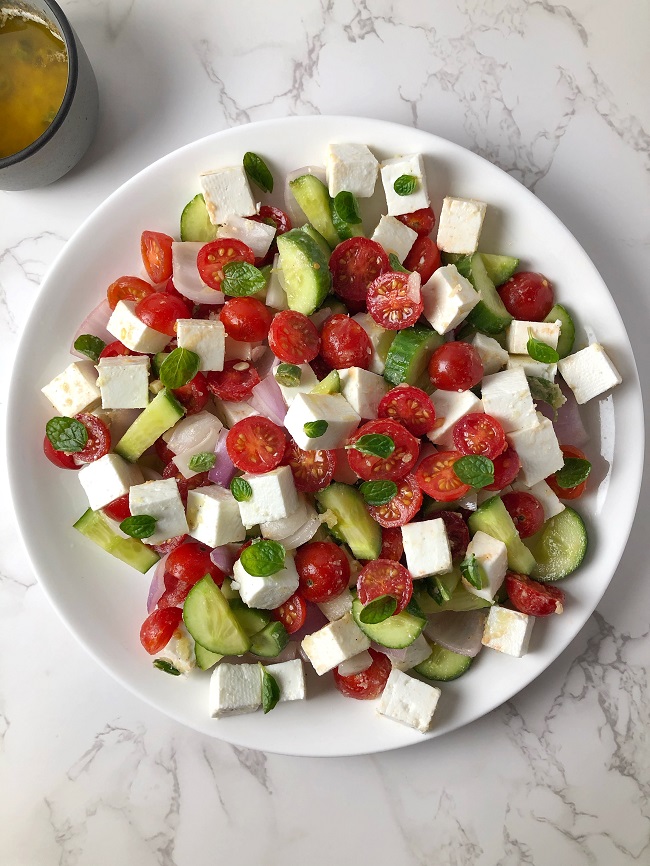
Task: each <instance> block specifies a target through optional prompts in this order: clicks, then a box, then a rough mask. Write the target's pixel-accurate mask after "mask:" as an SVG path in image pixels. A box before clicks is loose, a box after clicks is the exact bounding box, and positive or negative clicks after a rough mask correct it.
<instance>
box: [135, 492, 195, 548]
mask: <svg viewBox="0 0 650 866" xmlns="http://www.w3.org/2000/svg"><path fill="white" fill-rule="evenodd" d="M129 508H130V510H131V514H132V515H133V516H134V517H136V516H137V515H139V514H148V515H149V516H150V517H155V519H156V528H155V530H154V533H153V535H150V536H149V538H147V544H162V542H163V541H168V540H169V539H170V538H176V537H177V536H178V535H186V534H187V533H188V531H189V527H188V525H187V520H186V518H185V509H184V508H183V503H182V501H181V496H180V493H179V492H178V485H177V484H176V480H175V479H174V478H163V479H162V480H160V481H145V482H144V484H135V485H134V486H132V487H131V489H130V490H129Z"/></svg>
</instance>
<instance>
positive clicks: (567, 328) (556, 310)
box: [544, 304, 576, 358]
mask: <svg viewBox="0 0 650 866" xmlns="http://www.w3.org/2000/svg"><path fill="white" fill-rule="evenodd" d="M558 319H559V320H560V322H561V323H562V324H561V327H560V338H559V340H558V341H557V353H558V355H559V356H560V358H566V356H567V355H570V354H571V352H572V351H573V343H574V340H575V338H576V326H575V325H574V324H573V319H572V318H571V314H570V313H569V311H568V310H567V308H566V307H563V306H562V304H556V305H555V306H554V307H553V309H552V310H551V312H550V313H549V314H548V316H547V317H546V318H545V319H544V321H545V322H556V321H557V320H558Z"/></svg>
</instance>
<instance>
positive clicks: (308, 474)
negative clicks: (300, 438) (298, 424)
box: [282, 439, 336, 493]
mask: <svg viewBox="0 0 650 866" xmlns="http://www.w3.org/2000/svg"><path fill="white" fill-rule="evenodd" d="M282 465H283V466H289V467H291V474H292V475H293V482H294V484H295V485H296V490H299V491H300V492H301V493H315V492H316V491H317V490H323V489H324V488H325V487H327V486H328V484H329V483H330V482H331V480H332V478H333V476H334V472H335V470H336V452H335V451H324V450H320V451H303V450H302V448H299V447H298V446H297V445H296V443H295V442H294V441H293V439H287V447H286V449H285V452H284V457H283V458H282Z"/></svg>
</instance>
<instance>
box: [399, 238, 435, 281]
mask: <svg viewBox="0 0 650 866" xmlns="http://www.w3.org/2000/svg"><path fill="white" fill-rule="evenodd" d="M441 265H442V259H441V258H440V250H439V249H438V247H437V246H436V245H435V243H434V242H433V241H432V240H431V238H427V237H419V238H416V239H415V243H414V244H413V246H412V247H411V249H410V250H409V254H408V255H407V257H406V258H405V259H404V267H405V268H406V269H407V271H417V273H418V274H419V275H420V277H421V278H422V284H423V285H424V283H426V282H428V280H429V279H430V278H431V274H432V273H433V272H434V271H437V270H438V268H439V267H441Z"/></svg>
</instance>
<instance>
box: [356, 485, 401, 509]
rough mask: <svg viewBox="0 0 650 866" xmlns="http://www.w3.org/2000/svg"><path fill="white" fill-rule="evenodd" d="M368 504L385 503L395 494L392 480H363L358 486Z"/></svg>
mask: <svg viewBox="0 0 650 866" xmlns="http://www.w3.org/2000/svg"><path fill="white" fill-rule="evenodd" d="M359 490H360V491H361V495H362V496H363V498H364V499H365V500H366V502H367V503H368V505H386V504H387V503H388V502H390V501H391V499H392V498H393V497H394V496H396V495H397V484H395V482H394V481H364V482H363V484H362V485H361V486H360V487H359Z"/></svg>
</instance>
